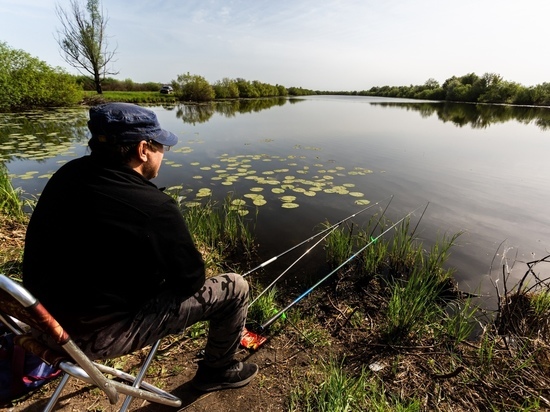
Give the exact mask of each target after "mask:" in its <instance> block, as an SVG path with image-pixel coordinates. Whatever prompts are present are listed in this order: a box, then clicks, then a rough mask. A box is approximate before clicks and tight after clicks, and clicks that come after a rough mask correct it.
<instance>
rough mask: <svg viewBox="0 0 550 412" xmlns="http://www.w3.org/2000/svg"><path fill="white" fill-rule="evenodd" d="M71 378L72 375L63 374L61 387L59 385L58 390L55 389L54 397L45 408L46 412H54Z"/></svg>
mask: <svg viewBox="0 0 550 412" xmlns="http://www.w3.org/2000/svg"><path fill="white" fill-rule="evenodd" d="M70 377H71V375H69V374H68V373H64V374H63V376H62V377H61V382H59V385H57V388H55V391H54V393H53V395H52V396H51V397H50V400H49V401H48V404H47V405H46V407H45V408H44V412H50V411H52V410H53V408H54V407H55V404H56V403H57V400H58V399H59V396H60V395H61V392H62V391H63V389H64V388H65V385H66V384H67V382H68V381H69V378H70Z"/></svg>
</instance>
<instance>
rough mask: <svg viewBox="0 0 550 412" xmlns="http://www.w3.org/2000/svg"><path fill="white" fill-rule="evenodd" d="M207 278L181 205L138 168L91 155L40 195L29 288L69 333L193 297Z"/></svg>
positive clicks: (27, 260) (28, 255)
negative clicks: (157, 299)
mask: <svg viewBox="0 0 550 412" xmlns="http://www.w3.org/2000/svg"><path fill="white" fill-rule="evenodd" d="M204 279H205V274H204V263H203V260H202V257H201V255H200V253H199V252H198V251H197V249H196V248H195V245H194V244H193V240H192V238H191V235H190V234H189V231H188V229H187V226H186V224H185V221H184V219H183V215H182V213H181V211H180V210H179V208H178V206H177V204H176V202H175V201H174V200H173V199H172V198H171V197H170V196H168V195H167V194H165V193H163V192H162V191H161V190H159V189H158V188H157V187H156V186H155V185H154V184H153V183H151V182H149V181H148V180H146V179H145V178H144V177H143V176H141V175H140V174H139V173H137V172H135V171H134V170H132V169H131V168H129V167H106V166H105V165H102V164H99V163H98V162H97V161H96V160H94V159H93V157H92V156H84V157H82V158H79V159H75V160H72V161H70V162H69V163H67V164H65V165H64V166H62V167H61V168H60V169H59V170H58V171H57V172H56V173H55V174H54V175H53V176H52V178H51V179H50V180H49V182H48V183H47V185H46V187H45V188H44V191H43V193H42V194H41V195H40V198H39V200H38V204H37V205H36V208H35V210H34V212H33V213H32V216H31V219H30V222H29V226H28V228H27V234H26V239H25V251H24V257H23V282H24V285H25V286H26V287H27V288H28V289H29V290H30V291H31V292H32V293H33V294H34V295H35V296H36V297H37V298H38V299H39V300H40V301H41V302H42V303H43V304H44V306H45V307H46V308H47V309H48V310H49V311H50V312H51V313H52V314H53V315H54V316H55V317H57V318H58V319H59V321H61V323H62V324H63V323H65V324H66V327H67V329H68V330H69V332H71V331H72V332H73V333H77V334H78V333H80V332H86V331H92V330H95V329H97V328H98V327H101V326H104V325H108V324H110V323H113V322H116V321H118V320H121V319H123V318H128V317H132V316H133V313H134V312H135V311H136V310H137V309H138V308H139V307H140V305H142V304H143V303H144V302H145V301H147V300H149V299H151V298H152V297H153V296H155V295H156V294H158V293H159V292H162V291H164V290H167V289H169V290H172V291H173V292H174V293H177V294H180V295H182V296H190V295H192V294H194V293H195V292H196V291H197V290H199V289H200V287H201V286H202V285H203V283H204Z"/></svg>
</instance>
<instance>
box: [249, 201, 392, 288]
mask: <svg viewBox="0 0 550 412" xmlns="http://www.w3.org/2000/svg"><path fill="white" fill-rule="evenodd" d="M387 199H390V201H389V202H388V205H387V206H386V209H387V208H388V206H389V204H390V203H391V201H392V200H393V195H391V196H390V197H388V198H387ZM387 199H384V200H379V201H378V202H376V203H373V204H372V205H369V206H367V207H366V208H364V209H361V210H360V211H358V212H355V213H353V214H352V215H349V216H348V217H346V218H344V219H342V220H340V221H339V222H337V223H335V224H333V225H332V226H329V227H327V228H326V229H323V230H321V231H320V232H319V233H316V234H314V235H313V236H311V237H309V238H307V239H306V240H303V241H302V242H300V243H298V244H297V245H294V246H292V247H291V248H290V249H287V250H285V251H284V252H282V253H280V254H278V255H277V256H273V257H272V258H270V259H268V260H266V261H265V262H263V263H261V264H260V265H258V266H256V267H255V268H253V269H250V270H249V271H248V272H246V273H244V274H243V275H242V276H243V277H247V276H248V275H250V274H251V273H252V272H255V271H257V270H258V269H261V268H263V267H266V266H267V265H269V264H270V263H273V262H274V261H276V260H277V259H279V258H280V257H282V256H284V255H286V254H287V253H290V252H292V251H293V250H294V249H296V248H298V247H300V246H302V245H303V244H305V243H307V242H310V241H311V240H313V239H315V238H316V237H317V236H320V235H322V234H323V233H326V232H328V231H331V230H333V229H335V228H336V227H338V226H340V225H341V224H342V223H344V222H346V221H348V220H350V219H352V218H354V217H355V216H358V215H360V214H361V213H363V212H365V211H366V210H369V209H370V208H372V207H374V206H376V205H378V204H380V203H382V202H385V201H386V200H387Z"/></svg>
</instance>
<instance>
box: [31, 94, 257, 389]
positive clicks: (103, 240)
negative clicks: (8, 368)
mask: <svg viewBox="0 0 550 412" xmlns="http://www.w3.org/2000/svg"><path fill="white" fill-rule="evenodd" d="M89 116H90V119H89V121H88V128H89V130H90V132H91V138H90V140H89V141H88V147H89V149H90V153H89V154H86V155H84V156H82V157H80V158H78V159H74V160H71V161H70V162H68V163H67V164H65V165H63V166H62V167H61V168H60V169H59V170H58V171H57V172H56V173H55V174H54V175H53V176H52V177H51V179H50V180H49V181H48V183H47V184H46V187H45V188H44V190H43V193H42V194H41V195H40V198H39V200H38V203H37V204H36V207H35V209H34V212H33V214H32V216H31V219H30V222H29V225H28V229H27V233H26V239H25V250H24V257H23V282H24V285H25V287H27V288H28V289H29V291H30V292H31V293H33V294H34V295H35V296H36V297H37V298H38V299H39V300H40V301H41V302H42V303H43V304H44V306H45V307H46V308H47V309H48V310H49V311H50V312H51V313H52V315H53V316H54V317H55V318H57V319H58V320H59V322H60V323H61V325H64V327H65V329H66V330H67V331H68V333H69V334H70V335H71V337H72V338H73V339H74V341H75V342H76V343H77V344H78V346H79V347H80V348H81V349H82V350H83V351H84V353H86V355H88V356H89V357H90V358H91V359H108V358H114V357H118V356H121V355H125V354H128V353H131V352H134V351H136V350H138V349H140V348H143V347H145V346H148V345H151V344H153V343H154V342H156V341H157V340H158V339H160V338H163V337H165V336H168V335H177V334H182V333H184V331H185V329H186V328H187V327H189V326H191V325H193V324H194V323H197V322H199V321H209V332H208V339H207V342H206V347H205V350H204V358H203V359H202V360H201V361H199V366H198V370H197V372H196V375H195V377H194V378H193V380H192V385H193V386H194V387H195V388H196V389H198V390H200V391H206V392H208V391H214V390H219V389H226V388H238V387H241V386H244V385H246V384H248V383H249V382H250V381H251V380H252V378H253V377H254V376H255V375H256V374H257V373H258V366H257V365H255V364H253V363H243V362H239V361H238V360H236V358H235V355H236V352H237V349H238V347H239V344H240V340H241V334H242V331H243V329H244V325H245V320H246V316H247V310H248V297H249V285H248V283H247V281H246V280H245V279H244V278H243V277H242V276H241V275H238V274H235V273H225V274H221V275H218V276H214V277H210V278H208V279H206V278H205V268H204V262H203V259H202V256H201V254H200V252H199V251H198V250H197V249H196V247H195V245H194V242H193V240H192V237H191V234H190V233H189V230H188V228H187V226H186V223H185V221H184V218H183V215H182V213H181V211H180V210H179V208H178V205H177V203H176V202H175V200H174V199H173V198H172V197H170V196H168V195H167V194H165V193H163V192H162V191H161V190H159V189H158V188H157V186H156V185H155V184H153V183H152V182H151V181H150V180H151V179H153V178H155V177H156V176H157V174H158V172H159V169H160V166H161V163H162V159H163V156H164V152H166V151H168V150H170V148H171V147H172V146H174V145H175V144H176V143H177V141H178V138H177V136H176V135H174V134H173V133H171V132H169V131H166V130H163V129H162V128H161V126H160V124H159V122H158V120H157V117H156V114H155V112H153V111H152V110H149V109H146V108H144V107H141V106H138V105H134V104H128V103H106V104H102V105H99V106H95V107H92V108H91V109H90V111H89ZM46 343H48V344H51V342H46Z"/></svg>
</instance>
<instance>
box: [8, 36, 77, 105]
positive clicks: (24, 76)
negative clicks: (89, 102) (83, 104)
mask: <svg viewBox="0 0 550 412" xmlns="http://www.w3.org/2000/svg"><path fill="white" fill-rule="evenodd" d="M0 90H2V93H0V112H7V111H14V110H24V109H31V108H36V107H53V106H69V105H73V104H75V103H77V102H78V101H79V100H80V99H81V97H82V93H81V88H80V87H79V85H78V84H77V83H76V79H75V78H74V76H71V75H70V74H68V73H66V72H65V71H64V70H62V69H60V68H55V69H54V68H52V67H50V66H48V65H47V64H46V63H45V62H43V61H41V60H39V59H37V58H36V57H32V56H31V55H30V54H28V53H26V52H24V51H23V50H15V49H12V48H10V47H9V46H8V45H7V44H6V43H4V42H0Z"/></svg>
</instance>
